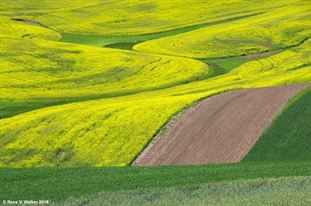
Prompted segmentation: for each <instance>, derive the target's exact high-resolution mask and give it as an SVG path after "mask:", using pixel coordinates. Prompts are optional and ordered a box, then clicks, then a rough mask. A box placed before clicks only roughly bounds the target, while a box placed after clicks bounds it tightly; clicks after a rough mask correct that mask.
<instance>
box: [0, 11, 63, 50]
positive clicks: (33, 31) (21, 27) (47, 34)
mask: <svg viewBox="0 0 311 206" xmlns="http://www.w3.org/2000/svg"><path fill="white" fill-rule="evenodd" d="M0 25H1V29H0V37H10V38H25V39H45V40H53V41H57V40H59V39H60V38H61V35H60V34H59V33H57V32H56V31H53V30H51V29H48V28H43V27H40V26H33V25H29V24H25V23H23V22H18V21H14V20H11V19H9V18H7V17H4V16H0ZM2 41H4V39H2V40H1V44H3V43H2Z"/></svg>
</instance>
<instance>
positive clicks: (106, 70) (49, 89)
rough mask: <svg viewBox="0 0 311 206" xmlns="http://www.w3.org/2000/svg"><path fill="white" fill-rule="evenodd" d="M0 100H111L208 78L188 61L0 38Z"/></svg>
mask: <svg viewBox="0 0 311 206" xmlns="http://www.w3.org/2000/svg"><path fill="white" fill-rule="evenodd" d="M0 47H1V48H0V56H1V61H0V68H1V71H0V79H1V81H0V100H2V101H8V100H10V101H16V100H32V101H35V100H52V99H57V100H61V99H72V98H73V99H77V98H78V99H79V98H82V99H83V98H89V97H91V98H92V97H96V98H98V97H110V96H120V95H126V94H133V93H138V92H143V91H150V90H154V89H161V88H167V87H170V86H175V85H178V84H184V83H188V82H191V81H194V80H198V79H201V78H203V77H206V76H207V75H208V74H209V73H211V71H209V68H208V66H207V65H206V64H204V63H202V62H199V61H196V60H192V59H186V58H180V57H168V56H161V55H150V54H143V53H137V52H131V51H122V50H117V49H108V48H97V47H89V46H80V45H75V44H66V43H58V42H52V41H40V40H29V39H16V38H7V37H3V38H1V45H0Z"/></svg>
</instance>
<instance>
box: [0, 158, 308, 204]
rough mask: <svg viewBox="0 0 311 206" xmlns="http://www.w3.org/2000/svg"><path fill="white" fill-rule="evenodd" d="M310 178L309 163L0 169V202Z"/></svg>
mask: <svg viewBox="0 0 311 206" xmlns="http://www.w3.org/2000/svg"><path fill="white" fill-rule="evenodd" d="M291 176H311V162H273V163H264V162H263V163H239V164H223V165H203V166H164V167H103V168H24V169H9V168H1V169H0V201H1V200H7V199H8V200H14V199H15V200H19V199H22V200H24V199H32V200H39V199H44V200H45V199H46V200H50V201H59V200H62V199H66V198H68V197H81V196H86V195H92V194H96V193H99V192H113V191H121V190H122V191H128V190H136V189H151V188H171V187H184V186H187V187H189V186H193V185H198V184H205V183H212V182H221V181H229V180H239V179H256V178H274V177H291Z"/></svg>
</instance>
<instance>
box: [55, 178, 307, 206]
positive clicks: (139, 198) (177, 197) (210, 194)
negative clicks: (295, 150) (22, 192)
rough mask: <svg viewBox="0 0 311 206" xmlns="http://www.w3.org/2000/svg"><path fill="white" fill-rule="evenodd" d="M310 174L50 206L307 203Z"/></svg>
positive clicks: (105, 196)
mask: <svg viewBox="0 0 311 206" xmlns="http://www.w3.org/2000/svg"><path fill="white" fill-rule="evenodd" d="M310 191H311V177H285V178H259V179H254V180H236V181H224V182H216V183H207V184H202V185H196V186H186V187H173V188H152V189H139V190H133V191H117V192H102V193H98V194H95V195H90V196H84V197H78V198H68V199H66V200H64V201H60V202H53V203H52V205H85V204H86V205H94V206H95V205H123V206H125V205H135V206H136V205H159V206H162V205H178V206H180V205H185V206H188V205H211V206H218V205H219V206H223V205H226V206H236V205H265V206H266V205H311V198H310Z"/></svg>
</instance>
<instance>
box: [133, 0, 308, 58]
mask: <svg viewBox="0 0 311 206" xmlns="http://www.w3.org/2000/svg"><path fill="white" fill-rule="evenodd" d="M310 8H311V3H310V1H300V2H298V3H297V2H296V3H293V4H288V5H287V4H285V5H283V6H281V7H280V8H277V9H271V10H270V11H267V12H264V13H262V14H259V15H255V16H251V17H247V18H243V19H240V20H236V21H233V22H227V23H222V24H218V25H214V26H209V27H205V28H201V29H197V30H194V31H190V32H187V33H183V34H179V35H174V36H169V37H163V38H160V39H155V40H151V41H147V42H143V43H140V44H137V45H135V46H134V50H137V51H142V52H148V53H158V54H159V53H161V54H167V55H175V56H183V57H191V58H219V57H228V56H242V55H246V54H251V53H261V52H264V51H269V50H274V49H277V48H286V47H289V46H293V45H298V44H300V43H301V42H303V41H304V40H306V39H307V38H309V37H310V36H311V15H310Z"/></svg>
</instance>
